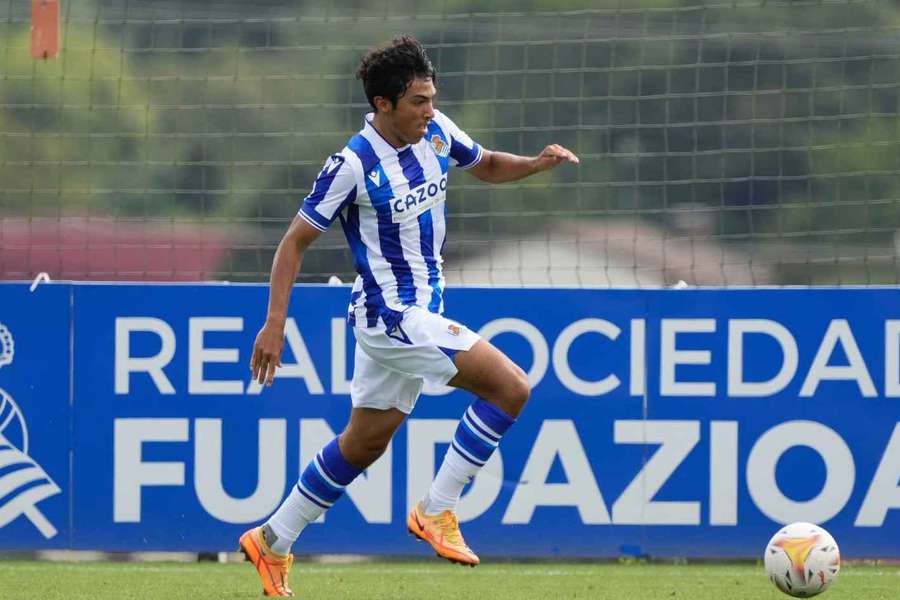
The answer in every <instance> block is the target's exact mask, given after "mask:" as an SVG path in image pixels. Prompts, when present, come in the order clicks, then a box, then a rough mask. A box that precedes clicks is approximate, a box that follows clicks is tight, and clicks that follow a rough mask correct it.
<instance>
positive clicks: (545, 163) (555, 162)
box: [534, 144, 581, 171]
mask: <svg viewBox="0 0 900 600" xmlns="http://www.w3.org/2000/svg"><path fill="white" fill-rule="evenodd" d="M566 160H567V161H569V162H570V163H574V164H576V165H577V164H578V163H579V162H581V161H579V160H578V157H577V156H575V154H573V153H572V151H571V150H569V149H568V148H564V147H562V146H560V145H559V144H550V145H549V146H547V147H546V148H544V151H543V152H541V153H540V155H538V156H537V158H535V159H534V164H535V171H546V170H547V169H552V168H553V167H556V166H559V164H560V163H562V162H563V161H566Z"/></svg>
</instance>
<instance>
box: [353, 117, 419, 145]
mask: <svg viewBox="0 0 900 600" xmlns="http://www.w3.org/2000/svg"><path fill="white" fill-rule="evenodd" d="M374 118H375V113H371V112H370V113H366V118H365V123H364V125H363V131H366V130H368V131H371V132H372V133H373V134H374V135H377V136H378V137H379V138H380V139H381V140H382V141H383V142H384V143H385V145H386V146H387V147H388V148H390V149H391V150H393V151H394V152H397V153H400V152H403V151H404V150H406V149H407V148H409V147H410V146H412V144H406V145H405V146H402V147H400V148H395V147H394V146H393V145H392V144H391V143H390V142H389V141H387V140H386V139H385V138H384V136H383V135H381V132H380V131H378V130H377V129H376V128H375V126H374V125H373V124H372V119H374Z"/></svg>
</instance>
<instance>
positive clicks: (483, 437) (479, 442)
mask: <svg viewBox="0 0 900 600" xmlns="http://www.w3.org/2000/svg"><path fill="white" fill-rule="evenodd" d="M513 423H515V419H513V418H512V417H510V416H509V415H507V414H506V413H505V412H503V411H502V410H500V409H499V408H497V407H496V406H494V405H493V404H491V403H490V402H486V401H484V400H481V399H478V400H476V401H475V403H474V404H472V405H471V406H470V407H469V408H468V409H466V412H465V413H464V414H463V417H462V419H460V421H459V426H458V427H457V428H456V433H455V434H454V436H453V441H451V442H450V447H449V448H448V449H447V454H446V455H444V462H443V463H441V468H440V469H438V473H437V475H436V476H435V478H434V481H433V482H432V483H431V487H430V488H429V490H428V495H427V496H426V497H425V500H424V502H423V505H422V509H423V510H424V511H425V513H426V514H430V515H436V514H438V513H440V512H443V511H445V510H451V511H455V510H456V505H457V503H458V502H459V497H460V496H461V495H462V491H463V488H464V487H466V484H467V483H469V481H471V480H472V478H473V477H474V476H475V475H476V474H477V473H478V471H479V470H480V469H481V467H483V466H484V464H485V463H486V462H487V461H488V459H489V458H490V457H491V454H493V453H494V450H495V449H496V448H497V446H498V445H499V444H500V438H502V437H503V434H504V433H506V430H507V429H509V427H510V426H511V425H512V424H513Z"/></svg>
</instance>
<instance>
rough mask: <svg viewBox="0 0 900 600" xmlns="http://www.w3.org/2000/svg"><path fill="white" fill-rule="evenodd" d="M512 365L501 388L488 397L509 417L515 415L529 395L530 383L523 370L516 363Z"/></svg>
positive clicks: (517, 414)
mask: <svg viewBox="0 0 900 600" xmlns="http://www.w3.org/2000/svg"><path fill="white" fill-rule="evenodd" d="M513 366H514V369H513V371H512V372H511V373H510V375H509V377H507V378H506V380H505V381H504V383H503V385H502V387H501V389H499V390H497V393H496V395H495V397H494V398H489V400H493V401H494V404H496V405H497V406H498V407H499V408H500V409H502V410H503V411H504V412H505V413H507V414H508V415H510V416H511V417H517V416H519V413H520V412H521V411H522V408H524V406H525V403H526V402H528V398H529V397H530V396H531V384H529V383H528V376H527V375H526V374H525V371H523V370H522V369H520V368H519V367H518V366H516V365H513Z"/></svg>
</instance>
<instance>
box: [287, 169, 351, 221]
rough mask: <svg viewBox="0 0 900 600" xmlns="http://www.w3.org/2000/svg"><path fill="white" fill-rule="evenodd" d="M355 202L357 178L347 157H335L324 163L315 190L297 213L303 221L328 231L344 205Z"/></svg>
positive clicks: (305, 199)
mask: <svg viewBox="0 0 900 600" xmlns="http://www.w3.org/2000/svg"><path fill="white" fill-rule="evenodd" d="M355 200H356V176H355V175H354V173H353V169H352V168H351V167H350V165H348V164H347V160H346V157H344V156H343V155H341V154H332V155H331V157H329V159H328V160H327V161H326V162H325V166H324V167H322V171H321V172H320V173H319V176H318V177H316V182H315V183H314V184H313V189H312V191H311V192H310V193H309V195H308V196H307V197H306V198H304V199H303V203H302V204H301V205H300V211H299V212H298V214H299V215H300V217H301V218H303V220H304V221H306V222H307V223H309V224H310V225H312V226H313V227H315V228H316V229H319V230H321V231H325V230H326V229H328V226H329V225H331V223H332V222H333V221H334V220H335V219H336V218H337V216H338V215H339V214H340V212H341V211H342V210H343V209H344V207H345V206H347V205H349V204H352V203H353V202H354V201H355Z"/></svg>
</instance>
